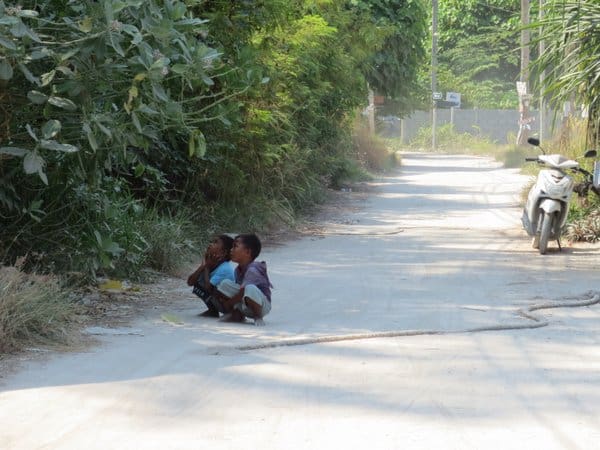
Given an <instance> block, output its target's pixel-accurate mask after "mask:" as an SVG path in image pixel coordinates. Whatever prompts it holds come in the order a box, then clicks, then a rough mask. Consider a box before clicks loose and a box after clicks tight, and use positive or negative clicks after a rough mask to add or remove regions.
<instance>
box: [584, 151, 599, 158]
mask: <svg viewBox="0 0 600 450" xmlns="http://www.w3.org/2000/svg"><path fill="white" fill-rule="evenodd" d="M597 154H598V152H597V151H596V150H588V151H587V152H585V154H584V155H583V156H584V157H585V158H595V157H596V155H597Z"/></svg>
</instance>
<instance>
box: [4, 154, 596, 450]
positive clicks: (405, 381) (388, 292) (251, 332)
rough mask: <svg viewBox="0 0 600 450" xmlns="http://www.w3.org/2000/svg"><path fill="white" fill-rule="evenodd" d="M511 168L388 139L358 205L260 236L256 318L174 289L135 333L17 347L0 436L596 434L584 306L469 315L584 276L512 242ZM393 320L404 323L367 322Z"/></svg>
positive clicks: (552, 296) (310, 439) (83, 443)
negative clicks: (211, 311) (46, 348)
mask: <svg viewBox="0 0 600 450" xmlns="http://www.w3.org/2000/svg"><path fill="white" fill-rule="evenodd" d="M526 183H527V178H526V177H523V176H521V175H519V174H518V172H517V171H516V170H506V169H502V168H500V167H499V165H498V164H497V163H495V162H493V161H492V160H489V159H484V158H473V157H466V156H442V155H423V154H406V155H404V156H403V167H402V169H400V170H399V171H398V172H397V173H395V174H394V175H390V176H387V177H385V178H383V179H380V180H379V181H378V182H377V183H375V184H377V188H376V190H375V192H373V194H372V195H370V197H369V198H368V200H367V201H366V202H365V203H364V205H363V207H362V209H360V210H358V211H357V212H348V213H347V214H345V215H344V217H339V218H336V219H335V220H332V221H331V222H330V223H326V224H325V227H324V230H325V231H324V232H323V234H322V235H316V236H312V237H305V238H303V239H300V240H296V241H292V242H289V243H287V244H285V245H283V246H278V247H267V248H266V249H265V250H264V251H263V254H262V255H261V259H265V260H267V262H268V265H269V272H270V274H271V278H272V281H273V284H274V285H275V289H274V291H273V292H274V294H273V311H272V313H271V314H270V315H268V316H267V317H266V320H265V321H266V326H265V327H262V328H259V327H254V326H253V325H251V324H250V322H248V323H247V324H226V323H220V322H217V321H215V320H210V319H201V318H198V317H197V316H196V314H197V313H198V312H200V311H202V310H203V308H202V307H200V306H199V305H198V303H197V302H195V301H194V300H193V296H192V295H191V293H190V294H189V295H188V296H187V298H188V300H186V301H178V302H174V304H173V308H171V309H170V310H169V312H170V313H172V314H174V315H176V316H177V317H179V318H180V319H181V321H182V322H183V323H182V324H181V325H176V324H172V323H168V322H165V321H161V320H160V314H161V313H162V312H164V311H149V312H148V313H147V315H146V316H145V317H142V318H140V319H139V320H137V321H136V322H134V323H132V324H131V328H130V329H131V330H135V333H134V334H129V335H128V334H122V335H115V336H105V337H102V343H101V345H99V346H97V347H93V348H91V349H89V350H88V351H86V352H82V353H72V354H62V355H50V356H48V357H46V358H44V359H42V360H39V361H30V362H25V363H23V364H22V365H21V367H20V369H19V370H18V371H17V372H15V373H12V374H9V375H7V376H6V377H5V378H3V379H0V424H2V426H1V427H0V449H3V450H4V449H6V450H11V449H26V450H30V449H103V450H104V449H242V448H243V449H261V450H269V449H273V450H275V449H277V450H280V449H329V448H331V449H333V448H344V449H361V450H364V449H369V450H373V449H427V450H431V449H444V450H445V449H486V450H488V449H544V450H548V449H590V450H591V449H597V448H600V447H599V445H600V444H599V442H600V337H599V336H600V305H593V306H588V307H580V308H557V309H545V310H539V311H536V312H535V317H536V318H537V319H538V321H540V322H544V323H547V326H544V327H541V328H535V329H515V330H495V331H481V332H469V331H468V330H473V329H477V328H486V329H492V328H494V327H497V328H503V327H505V328H510V327H512V326H524V325H527V324H534V323H535V321H534V320H532V319H531V318H527V317H524V316H523V315H522V314H519V310H521V311H522V310H524V309H526V308H527V307H529V306H531V305H534V304H538V303H547V302H567V303H568V302H575V301H578V300H580V299H581V298H589V297H590V296H591V295H592V294H593V292H590V291H598V290H600V286H599V285H598V279H599V277H598V273H599V270H600V247H599V246H598V245H591V244H579V243H578V244H575V245H574V246H572V247H567V248H565V249H564V250H563V251H562V252H558V251H557V248H556V244H555V243H551V244H550V250H549V252H548V254H547V255H544V256H541V255H539V254H538V253H537V252H536V251H535V250H534V249H532V248H531V247H530V242H529V241H530V240H529V238H528V237H527V236H526V234H525V233H524V232H523V231H522V230H521V229H520V216H521V211H520V207H519V194H520V190H521V188H522V186H524V185H525V184H526ZM185 292H188V288H187V287H186V286H184V282H183V281H182V282H181V284H180V285H175V287H174V296H175V295H179V296H181V295H182V294H183V293H185ZM186 295H187V294H186ZM393 331H405V332H406V334H411V332H412V331H414V333H412V334H415V335H413V336H410V335H406V336H399V337H383V338H370V339H367V338H368V337H370V336H373V335H374V334H376V333H385V332H393ZM421 332H426V333H427V334H419V333H421ZM344 336H345V337H350V339H348V340H340V341H334V342H327V343H324V342H320V341H322V340H326V339H330V338H332V337H333V338H336V337H339V338H343V337H344ZM353 336H354V337H353ZM286 343H298V344H302V345H284V344H286ZM248 346H254V347H261V346H262V347H264V348H258V349H254V350H242V348H244V347H248Z"/></svg>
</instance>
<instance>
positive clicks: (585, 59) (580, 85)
mask: <svg viewBox="0 0 600 450" xmlns="http://www.w3.org/2000/svg"><path fill="white" fill-rule="evenodd" d="M598 23H600V4H598V2H597V1H592V0H581V1H564V0H562V1H558V0H553V1H549V2H547V3H546V5H545V10H544V19H543V20H541V21H539V22H537V23H535V24H533V27H534V28H537V29H541V37H540V39H543V41H544V43H545V47H546V50H545V52H544V53H543V55H541V57H540V58H539V59H537V61H535V63H534V68H535V70H534V73H535V74H539V73H541V72H542V71H543V72H544V73H545V77H544V80H543V81H542V82H540V81H537V83H541V86H542V88H543V89H544V91H545V95H547V96H548V98H549V99H550V102H551V103H552V104H553V105H554V106H555V107H556V108H560V106H561V103H562V102H564V101H569V100H574V101H576V102H578V103H581V104H583V105H585V106H587V108H588V112H589V121H588V138H589V140H590V143H591V144H592V145H597V144H598V143H599V142H600V60H599V59H598V55H599V54H600V31H599V30H600V29H599V27H598ZM534 79H535V80H539V77H537V76H536V77H534Z"/></svg>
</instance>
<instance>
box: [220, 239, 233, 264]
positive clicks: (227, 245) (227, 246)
mask: <svg viewBox="0 0 600 450" xmlns="http://www.w3.org/2000/svg"><path fill="white" fill-rule="evenodd" d="M219 240H220V241H221V244H222V245H223V250H224V251H225V261H229V260H231V248H232V247H233V238H232V237H231V236H229V235H227V234H222V235H220V236H219Z"/></svg>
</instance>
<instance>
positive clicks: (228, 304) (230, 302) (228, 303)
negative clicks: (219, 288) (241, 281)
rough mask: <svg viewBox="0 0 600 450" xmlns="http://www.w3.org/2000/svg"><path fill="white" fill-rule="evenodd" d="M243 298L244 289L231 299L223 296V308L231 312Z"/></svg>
mask: <svg viewBox="0 0 600 450" xmlns="http://www.w3.org/2000/svg"><path fill="white" fill-rule="evenodd" d="M242 298H244V288H243V287H242V288H241V289H240V290H239V291H238V292H237V294H235V295H234V296H233V297H231V298H227V297H226V296H224V295H222V294H221V295H220V296H219V300H221V302H222V303H223V307H224V308H225V310H226V311H231V310H232V309H233V307H234V306H235V305H237V304H238V303H239V302H241V301H242Z"/></svg>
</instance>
